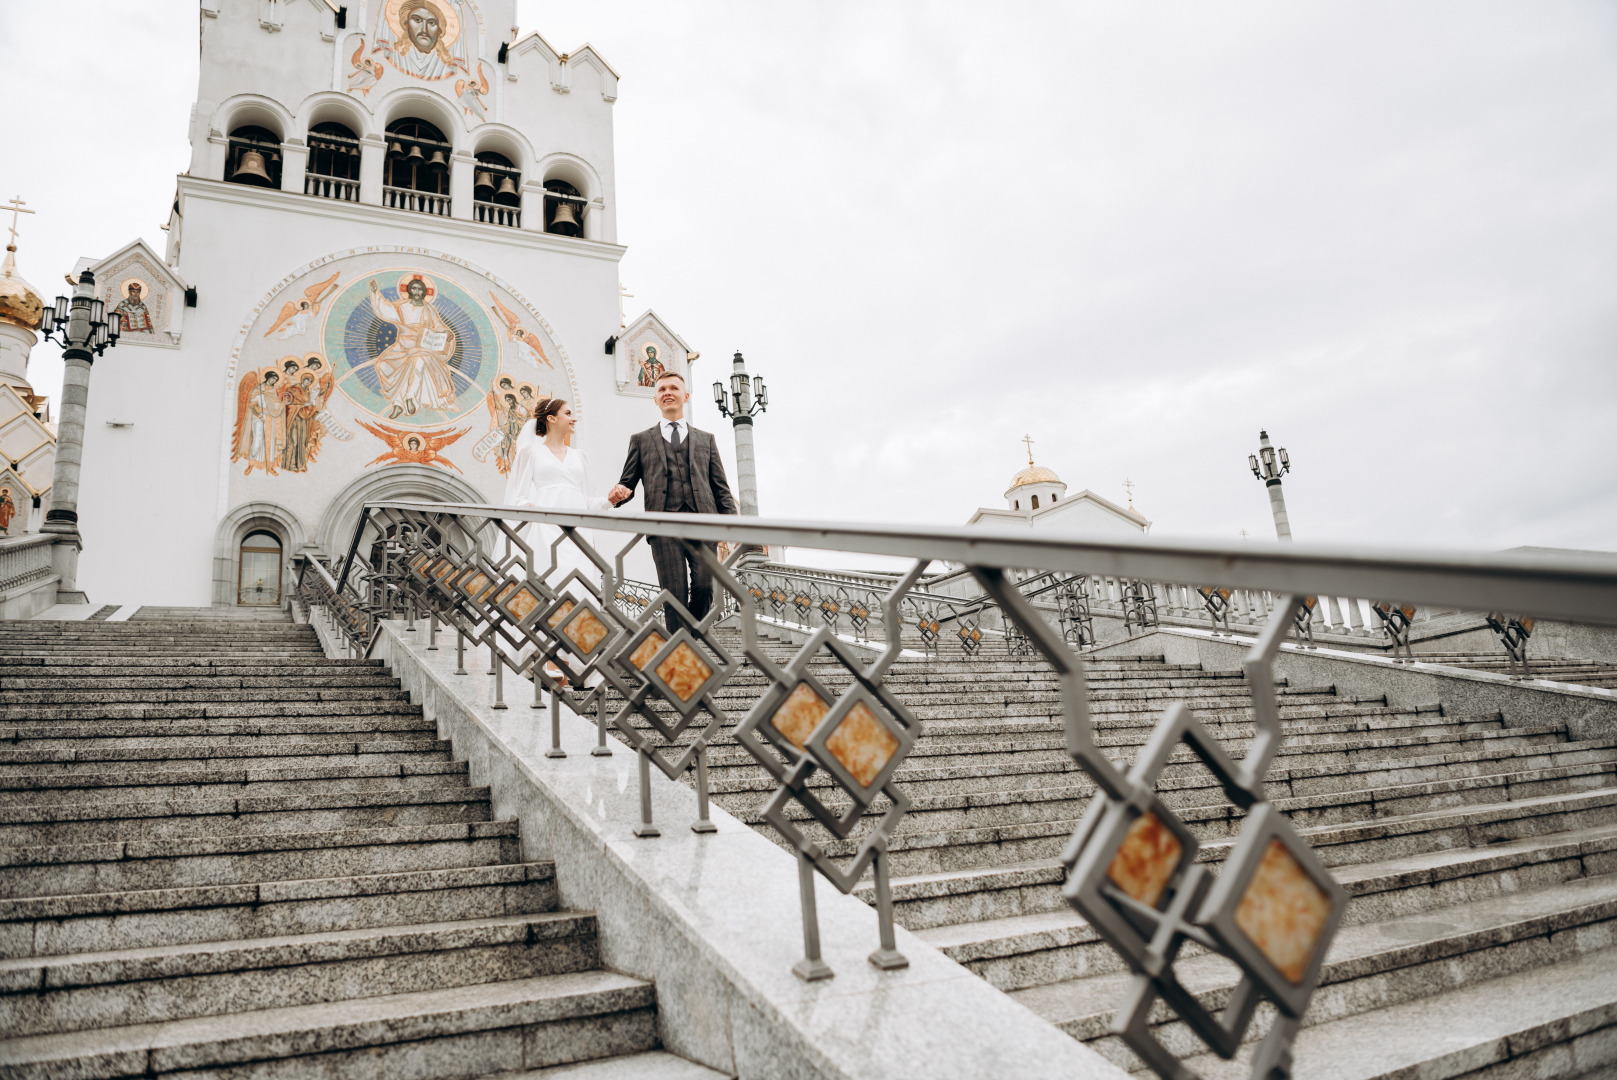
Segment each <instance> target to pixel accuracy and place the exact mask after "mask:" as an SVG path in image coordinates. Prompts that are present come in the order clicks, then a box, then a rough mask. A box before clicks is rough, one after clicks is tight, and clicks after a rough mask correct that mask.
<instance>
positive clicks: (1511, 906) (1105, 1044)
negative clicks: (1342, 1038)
mask: <svg viewBox="0 0 1617 1080" xmlns="http://www.w3.org/2000/svg"><path fill="white" fill-rule="evenodd" d="M1614 945H1617V875H1606V876H1603V877H1595V878H1586V879H1580V880H1576V881H1570V882H1566V883H1563V884H1560V885H1554V886H1550V887H1548V888H1543V889H1535V890H1532V891H1527V892H1519V893H1511V894H1507V895H1503V896H1497V897H1493V898H1491V899H1487V900H1479V901H1475V902H1473V903H1469V904H1464V905H1459V906H1455V907H1448V908H1439V909H1435V910H1432V911H1427V912H1422V913H1420V914H1417V915H1413V916H1409V917H1406V918H1399V919H1389V920H1386V921H1382V922H1374V923H1364V924H1360V925H1357V926H1345V927H1343V928H1342V929H1341V930H1340V931H1339V932H1338V934H1337V937H1336V940H1335V941H1334V942H1333V943H1332V946H1331V949H1330V952H1329V954H1328V955H1327V958H1326V961H1325V966H1324V968H1323V970H1322V972H1321V975H1320V984H1319V989H1318V990H1317V991H1316V992H1315V994H1314V998H1313V1002H1312V1004H1311V1005H1310V1008H1309V1011H1308V1015H1307V1016H1306V1017H1305V1018H1304V1021H1303V1022H1304V1025H1305V1026H1306V1025H1309V1024H1317V1023H1322V1022H1326V1021H1331V1020H1339V1019H1342V1018H1344V1017H1347V1016H1352V1015H1355V1014H1358V1013H1361V1012H1364V1011H1366V1010H1367V1006H1387V1005H1392V1004H1397V1003H1399V1002H1406V1001H1413V1000H1417V999H1419V998H1423V997H1427V996H1430V995H1432V994H1434V993H1441V992H1445V991H1449V990H1455V989H1459V988H1460V987H1463V986H1465V985H1467V984H1469V983H1472V982H1477V981H1480V980H1482V979H1488V978H1493V977H1498V976H1500V975H1505V974H1509V973H1511V972H1513V971H1523V970H1527V969H1530V968H1534V967H1539V966H1542V965H1545V964H1554V963H1560V962H1567V961H1572V960H1576V959H1578V958H1580V957H1584V956H1587V955H1590V954H1592V953H1595V952H1598V951H1601V950H1605V949H1610V948H1612V947H1613V946H1614ZM1175 970H1176V972H1177V973H1178V975H1179V978H1180V981H1181V983H1182V984H1183V985H1184V986H1185V988H1186V989H1187V990H1189V991H1190V992H1191V993H1192V994H1193V995H1194V996H1195V997H1196V998H1197V1000H1199V1001H1201V1002H1202V1003H1203V1005H1204V1006H1208V1007H1211V1008H1215V1009H1216V1008H1219V1007H1221V1006H1222V1004H1223V1003H1224V1002H1225V1001H1226V1000H1227V999H1228V996H1229V992H1230V991H1231V990H1232V989H1233V988H1234V986H1235V983H1236V981H1237V978H1238V972H1237V970H1236V969H1235V966H1234V965H1233V964H1231V963H1230V962H1228V961H1226V960H1224V959H1223V958H1222V957H1218V956H1213V955H1208V954H1203V955H1200V956H1186V957H1184V958H1181V959H1180V960H1179V961H1178V962H1177V963H1176V965H1175ZM1132 979H1133V976H1132V975H1131V974H1130V973H1128V972H1122V971H1119V972H1109V973H1103V974H1098V975H1093V976H1089V977H1087V978H1082V979H1073V980H1068V981H1065V982H1058V983H1051V984H1048V985H1044V986H1038V987H1033V988H1029V989H1025V990H1018V991H1015V992H1013V994H1012V996H1013V997H1014V998H1016V999H1017V1000H1018V1001H1020V1002H1021V1003H1022V1004H1024V1005H1026V1006H1028V1007H1029V1008H1031V1009H1032V1010H1033V1011H1034V1012H1036V1013H1038V1014H1039V1015H1041V1016H1043V1017H1045V1018H1046V1019H1047V1020H1049V1021H1050V1022H1051V1023H1053V1024H1055V1025H1056V1026H1057V1027H1059V1028H1061V1029H1062V1030H1063V1031H1066V1032H1067V1033H1068V1034H1070V1035H1072V1036H1074V1037H1075V1038H1079V1039H1083V1040H1085V1041H1087V1042H1089V1043H1090V1045H1091V1046H1093V1047H1094V1048H1095V1049H1096V1050H1098V1051H1099V1052H1100V1053H1101V1054H1102V1055H1103V1056H1105V1057H1107V1058H1109V1059H1110V1060H1112V1061H1113V1062H1115V1063H1117V1064H1119V1065H1121V1066H1122V1067H1124V1068H1126V1069H1130V1070H1133V1069H1138V1068H1140V1067H1141V1066H1142V1065H1143V1063H1142V1062H1141V1061H1140V1060H1139V1059H1138V1058H1136V1057H1135V1056H1134V1054H1133V1053H1132V1052H1131V1051H1129V1050H1128V1049H1127V1048H1126V1047H1125V1046H1124V1045H1123V1044H1122V1043H1121V1042H1120V1041H1119V1040H1118V1039H1117V1038H1116V1037H1114V1036H1111V1035H1110V1034H1109V1028H1110V1024H1111V1018H1112V1014H1113V1012H1114V1011H1115V1010H1116V1008H1117V1005H1118V1002H1119V1001H1120V1000H1121V999H1122V996H1123V992H1124V990H1125V989H1126V988H1127V986H1128V984H1129V983H1130V982H1131V981H1132ZM1152 1026H1153V1034H1155V1035H1156V1037H1157V1038H1158V1039H1159V1040H1161V1042H1162V1043H1163V1045H1164V1046H1166V1047H1167V1048H1168V1049H1169V1050H1170V1051H1171V1052H1173V1053H1174V1054H1176V1055H1178V1056H1180V1057H1188V1056H1192V1055H1195V1054H1198V1053H1201V1052H1203V1051H1204V1049H1205V1048H1204V1047H1203V1045H1202V1044H1201V1043H1200V1041H1199V1040H1197V1039H1196V1038H1195V1037H1194V1036H1193V1035H1192V1034H1191V1033H1190V1031H1189V1030H1188V1029H1187V1028H1186V1027H1185V1026H1184V1025H1183V1023H1181V1022H1180V1021H1178V1020H1176V1019H1173V1018H1171V1014H1170V1013H1169V1012H1168V1010H1167V1009H1166V1008H1165V1007H1163V1006H1161V1005H1160V1003H1159V1005H1158V1007H1157V1008H1156V1009H1154V1010H1153V1016H1152ZM1261 1033H1262V1032H1261V1030H1258V1028H1257V1025H1254V1029H1253V1030H1251V1031H1250V1032H1249V1033H1248V1038H1256V1037H1258V1036H1259V1035H1261Z"/></svg>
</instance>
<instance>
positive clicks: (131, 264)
mask: <svg viewBox="0 0 1617 1080" xmlns="http://www.w3.org/2000/svg"><path fill="white" fill-rule="evenodd" d="M85 269H89V270H91V271H92V272H93V273H94V274H95V285H96V296H98V297H100V299H101V301H102V302H103V303H105V304H106V305H107V311H108V312H109V313H111V312H116V313H117V314H118V316H119V317H120V318H121V319H122V320H123V327H122V329H121V330H120V331H119V334H120V336H119V338H118V345H119V347H123V346H126V345H156V346H159V347H161V348H167V349H177V348H179V345H180V326H181V324H182V322H183V319H184V316H183V314H182V312H181V309H182V308H183V307H184V306H185V290H186V285H185V283H184V282H183V281H181V280H180V278H179V276H178V275H176V274H175V273H174V271H173V270H172V269H171V268H170V267H169V266H168V264H167V263H165V262H164V261H163V260H162V259H161V258H159V257H158V255H157V253H156V252H155V251H153V250H152V249H151V248H149V247H147V246H146V241H144V240H136V241H134V242H133V243H131V244H127V245H125V246H124V247H122V248H120V249H119V250H118V251H116V252H114V253H113V254H111V255H109V256H107V257H106V258H104V259H101V260H99V261H91V260H89V259H80V260H79V265H78V266H77V267H76V268H75V270H74V272H75V273H77V272H79V271H81V270H85Z"/></svg>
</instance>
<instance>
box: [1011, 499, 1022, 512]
mask: <svg viewBox="0 0 1617 1080" xmlns="http://www.w3.org/2000/svg"><path fill="white" fill-rule="evenodd" d="M1011 509H1012V510H1020V509H1022V500H1021V499H1017V500H1016V501H1015V502H1014V503H1012V504H1011Z"/></svg>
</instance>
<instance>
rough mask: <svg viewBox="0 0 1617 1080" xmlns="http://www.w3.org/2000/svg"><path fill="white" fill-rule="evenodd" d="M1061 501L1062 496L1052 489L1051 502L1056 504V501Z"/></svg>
mask: <svg viewBox="0 0 1617 1080" xmlns="http://www.w3.org/2000/svg"><path fill="white" fill-rule="evenodd" d="M1060 501H1061V496H1060V495H1057V494H1056V493H1055V492H1053V491H1052V492H1050V502H1051V503H1052V504H1054V503H1057V502H1060Z"/></svg>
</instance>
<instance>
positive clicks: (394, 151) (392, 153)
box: [387, 142, 404, 157]
mask: <svg viewBox="0 0 1617 1080" xmlns="http://www.w3.org/2000/svg"><path fill="white" fill-rule="evenodd" d="M387 156H388V157H403V156H404V147H403V146H400V145H399V144H398V143H397V142H393V143H389V144H388V147H387Z"/></svg>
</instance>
